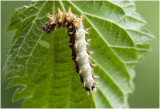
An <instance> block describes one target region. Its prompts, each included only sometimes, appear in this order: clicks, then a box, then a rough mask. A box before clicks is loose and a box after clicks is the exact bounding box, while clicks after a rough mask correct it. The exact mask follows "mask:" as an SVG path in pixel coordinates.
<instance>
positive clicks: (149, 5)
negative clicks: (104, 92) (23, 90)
mask: <svg viewBox="0 0 160 109" xmlns="http://www.w3.org/2000/svg"><path fill="white" fill-rule="evenodd" d="M29 3H30V2H29V1H25V2H22V1H2V2H1V69H2V68H3V66H4V63H5V60H6V55H7V52H8V50H9V48H10V46H11V40H12V38H13V35H14V33H15V31H11V32H7V26H8V24H9V20H10V18H11V16H12V14H13V13H14V11H15V8H18V7H21V6H23V5H28V4H29ZM135 3H136V7H137V12H139V13H140V14H141V15H142V16H143V17H144V19H145V20H146V21H147V22H148V24H147V25H146V27H147V28H148V29H149V30H150V31H151V32H152V33H153V34H154V35H155V39H154V40H153V41H151V47H152V51H151V52H149V53H147V54H145V60H144V61H143V62H141V63H139V64H137V66H136V77H135V78H134V83H135V91H134V93H133V94H132V95H130V97H129V105H130V107H133V108H158V107H159V45H158V44H159V2H158V1H136V2H135ZM6 85H7V82H5V83H2V85H1V107H2V108H18V107H21V104H22V102H23V100H19V101H17V102H14V103H12V102H11V101H12V94H13V92H14V90H15V89H16V87H13V88H10V89H9V90H5V87H6Z"/></svg>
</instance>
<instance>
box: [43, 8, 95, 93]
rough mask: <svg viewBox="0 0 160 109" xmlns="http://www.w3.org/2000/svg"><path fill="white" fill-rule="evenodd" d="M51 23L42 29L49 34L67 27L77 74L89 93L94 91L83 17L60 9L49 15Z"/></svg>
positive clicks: (93, 78) (93, 77)
mask: <svg viewBox="0 0 160 109" xmlns="http://www.w3.org/2000/svg"><path fill="white" fill-rule="evenodd" d="M47 17H48V18H49V21H48V22H47V23H46V24H45V25H44V26H42V27H41V28H42V29H43V30H44V31H45V32H46V33H48V34H50V33H51V31H52V30H55V29H56V28H58V27H61V26H66V27H67V28H68V35H69V36H70V41H69V47H70V48H71V49H72V59H73V60H74V62H75V63H76V72H78V73H79V75H80V79H81V82H82V83H83V87H84V88H85V90H87V91H92V90H93V89H95V87H96V82H95V76H94V74H93V65H92V63H91V61H90V59H89V51H88V49H87V39H86V38H85V34H86V33H87V32H86V29H85V28H84V26H83V23H82V17H81V16H77V15H75V14H73V13H72V12H71V9H69V11H67V12H62V11H61V10H60V9H58V14H56V15H48V16H47Z"/></svg>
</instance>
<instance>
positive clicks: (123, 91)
mask: <svg viewBox="0 0 160 109" xmlns="http://www.w3.org/2000/svg"><path fill="white" fill-rule="evenodd" d="M68 2H69V3H70V4H71V5H72V6H73V7H75V8H76V9H77V10H78V11H79V12H80V13H84V12H82V11H81V10H80V9H79V8H78V7H77V6H76V5H74V3H72V2H70V1H68ZM85 13H86V12H85ZM85 13H84V15H83V16H84V18H86V20H87V21H88V22H89V23H90V24H91V25H92V27H93V28H94V29H95V31H96V32H97V33H98V34H99V36H100V38H102V39H103V41H104V42H105V43H106V45H107V46H108V45H109V44H108V42H107V41H106V40H105V39H104V38H103V36H102V35H101V33H99V31H98V30H97V29H96V27H95V26H94V25H93V24H92V22H91V21H90V20H89V19H88V18H87V17H86V16H85ZM98 18H99V17H98ZM105 20H106V19H105ZM112 23H113V22H112ZM110 49H112V48H110ZM112 52H113V54H115V56H116V57H117V58H118V59H119V60H120V61H121V63H122V64H123V67H124V68H125V70H126V71H127V69H126V66H125V64H124V63H123V61H122V60H121V59H120V58H119V56H117V54H116V53H115V52H114V51H113V50H112ZM91 57H92V56H91ZM91 59H92V60H93V61H94V62H95V63H96V64H97V65H98V66H99V67H100V68H103V67H102V66H101V65H100V64H99V63H98V62H97V61H95V60H94V59H93V58H91ZM102 70H103V71H105V72H106V73H107V71H106V70H104V69H102ZM127 73H128V71H127ZM107 75H108V76H109V77H110V78H111V79H112V80H114V78H112V77H111V76H110V75H109V73H107ZM127 75H128V77H129V80H130V78H131V77H130V75H129V73H128V74H127ZM114 83H115V85H117V86H118V87H119V89H120V91H121V92H122V93H123V94H124V95H125V89H121V88H120V84H119V83H116V82H115V81H114ZM106 99H107V98H106ZM124 102H125V98H124Z"/></svg>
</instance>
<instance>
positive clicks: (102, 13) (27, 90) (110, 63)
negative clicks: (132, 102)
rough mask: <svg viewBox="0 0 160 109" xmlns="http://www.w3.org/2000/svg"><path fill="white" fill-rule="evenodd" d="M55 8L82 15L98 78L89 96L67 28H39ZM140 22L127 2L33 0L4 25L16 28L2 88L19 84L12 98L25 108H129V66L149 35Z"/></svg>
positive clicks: (144, 47) (146, 47)
mask: <svg viewBox="0 0 160 109" xmlns="http://www.w3.org/2000/svg"><path fill="white" fill-rule="evenodd" d="M58 7H60V8H61V9H62V10H63V11H67V10H68V8H69V7H71V9H72V11H73V13H75V14H76V15H81V14H82V13H83V23H84V26H85V27H86V28H90V30H89V34H88V35H86V37H87V38H89V39H92V41H91V42H90V43H89V44H90V45H89V46H88V49H89V51H93V52H94V54H92V55H91V61H92V62H93V63H95V64H96V65H97V66H96V67H94V73H95V75H97V76H99V78H98V79H96V81H97V82H98V83H97V92H92V93H91V94H90V95H87V93H86V91H85V90H84V89H83V85H82V83H81V82H80V77H79V75H78V74H77V73H76V71H75V67H76V66H75V63H74V62H73V61H72V59H71V55H72V51H71V49H70V48H69V47H68V42H69V37H68V34H67V28H66V27H63V28H58V29H56V30H55V31H53V32H52V33H51V34H50V35H48V34H46V33H44V32H43V31H42V29H41V28H40V27H41V26H42V25H44V24H45V23H46V22H47V21H48V19H47V18H46V15H47V14H48V13H50V14H56V13H57V9H58ZM145 23H146V22H145V21H144V20H143V18H141V16H140V15H139V14H138V13H137V12H135V4H134V2H131V1H120V2H119V1H38V2H33V3H32V4H31V5H30V6H24V7H22V8H19V9H17V10H16V11H15V13H14V14H13V16H12V18H11V20H10V25H9V26H8V31H11V30H15V29H16V30H17V31H16V34H15V36H14V39H13V41H12V47H11V49H10V51H9V53H8V58H7V60H6V63H5V66H4V69H3V76H4V77H5V80H7V79H10V78H12V81H11V82H10V83H9V84H8V86H7V88H9V87H12V86H15V85H20V87H19V88H18V89H17V90H16V91H15V93H14V96H13V101H16V100H19V99H22V98H25V99H24V103H23V107H25V108H26V107H27V108H28V107H32V108H34V107H36V108H64V107H68V108H83V107H85V108H90V107H92V108H94V107H98V108H102V107H103V108H110V107H113V108H115V107H128V103H127V98H128V95H129V94H130V93H132V91H133V89H134V85H133V77H134V75H135V72H134V66H135V64H136V63H137V62H139V61H141V60H142V59H143V56H142V54H143V53H144V52H147V51H148V50H149V43H148V41H149V40H151V39H152V38H153V35H152V34H151V33H149V32H148V31H147V30H146V29H144V28H143V26H144V25H145Z"/></svg>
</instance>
